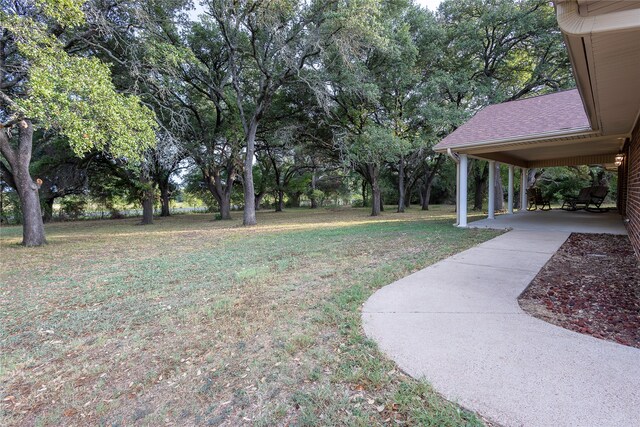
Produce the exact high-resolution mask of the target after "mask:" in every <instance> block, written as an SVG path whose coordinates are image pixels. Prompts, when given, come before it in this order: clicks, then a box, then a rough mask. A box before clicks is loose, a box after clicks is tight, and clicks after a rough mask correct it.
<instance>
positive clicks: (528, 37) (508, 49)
mask: <svg viewBox="0 0 640 427" xmlns="http://www.w3.org/2000/svg"><path fill="white" fill-rule="evenodd" d="M437 16H438V22H439V23H440V24H441V25H442V27H443V29H444V30H445V33H446V38H445V41H444V43H445V44H444V47H445V49H444V52H445V53H446V54H445V55H444V56H443V57H442V61H441V62H440V64H439V66H438V67H437V68H438V73H437V74H438V75H437V76H436V78H435V79H434V83H435V84H436V86H435V87H436V88H437V90H438V91H439V93H440V94H441V95H442V97H443V99H444V100H445V101H446V105H447V111H446V113H445V116H448V117H449V120H448V121H449V126H448V129H446V130H445V132H444V133H445V134H447V133H449V132H452V131H453V130H454V129H455V128H456V127H457V126H459V125H460V124H462V123H463V122H464V121H465V120H466V119H467V118H468V116H469V115H471V114H473V113H474V112H475V111H477V110H478V109H480V108H482V107H484V106H486V105H488V104H493V103H498V102H503V101H511V100H516V99H519V98H522V97H524V96H532V95H535V94H540V93H545V92H549V91H556V90H561V89H565V88H569V87H572V86H573V79H572V77H571V71H570V70H571V67H570V64H569V58H568V56H567V53H566V49H565V48H564V44H563V40H562V34H561V33H560V30H559V29H558V26H557V22H556V19H555V13H554V10H553V6H551V5H550V4H549V2H548V1H545V0H521V1H514V0H492V1H488V2H487V1H482V0H445V1H444V2H443V3H442V4H441V5H440V7H439V9H438V14H437ZM443 136H444V135H443ZM487 167H488V166H487V165H486V164H483V165H480V168H481V170H478V171H477V173H475V174H474V176H475V177H477V179H476V182H474V184H473V185H474V189H475V192H476V193H477V194H475V196H474V199H475V205H476V208H477V209H481V208H482V199H483V196H484V192H485V189H486V187H487V185H486V176H488V173H487V171H486V168H487ZM499 179H500V176H499V174H496V185H498V182H497V181H498V180H499ZM496 197H500V198H502V197H503V195H502V192H501V191H500V193H499V194H497V195H496Z"/></svg>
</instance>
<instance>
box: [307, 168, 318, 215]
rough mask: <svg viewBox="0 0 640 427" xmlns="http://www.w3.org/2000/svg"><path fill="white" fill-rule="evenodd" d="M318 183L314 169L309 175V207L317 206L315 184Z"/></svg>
mask: <svg viewBox="0 0 640 427" xmlns="http://www.w3.org/2000/svg"><path fill="white" fill-rule="evenodd" d="M317 183H318V177H317V176H316V171H313V174H312V175H311V196H309V199H310V200H311V209H317V208H318V200H317V199H316V185H317Z"/></svg>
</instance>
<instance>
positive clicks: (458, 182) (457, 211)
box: [456, 158, 460, 226]
mask: <svg viewBox="0 0 640 427" xmlns="http://www.w3.org/2000/svg"><path fill="white" fill-rule="evenodd" d="M458 225H460V159H459V158H458V159H457V160H456V226H458Z"/></svg>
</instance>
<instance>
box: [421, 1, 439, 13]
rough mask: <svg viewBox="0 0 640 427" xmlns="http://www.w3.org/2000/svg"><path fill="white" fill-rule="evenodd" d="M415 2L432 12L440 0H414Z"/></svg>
mask: <svg viewBox="0 0 640 427" xmlns="http://www.w3.org/2000/svg"><path fill="white" fill-rule="evenodd" d="M416 3H418V4H419V5H422V6H426V7H427V8H429V10H431V11H432V12H435V11H436V9H438V5H439V4H440V3H442V0H416Z"/></svg>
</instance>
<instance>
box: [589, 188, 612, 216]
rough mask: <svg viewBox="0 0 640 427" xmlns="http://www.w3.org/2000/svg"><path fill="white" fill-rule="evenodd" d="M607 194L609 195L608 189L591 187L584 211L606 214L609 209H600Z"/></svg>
mask: <svg viewBox="0 0 640 427" xmlns="http://www.w3.org/2000/svg"><path fill="white" fill-rule="evenodd" d="M607 194H609V188H608V187H604V186H598V187H592V188H591V194H590V200H589V203H587V205H586V206H585V208H584V209H585V210H586V211H589V212H608V211H609V208H602V207H601V206H602V203H603V202H604V199H605V197H607Z"/></svg>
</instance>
